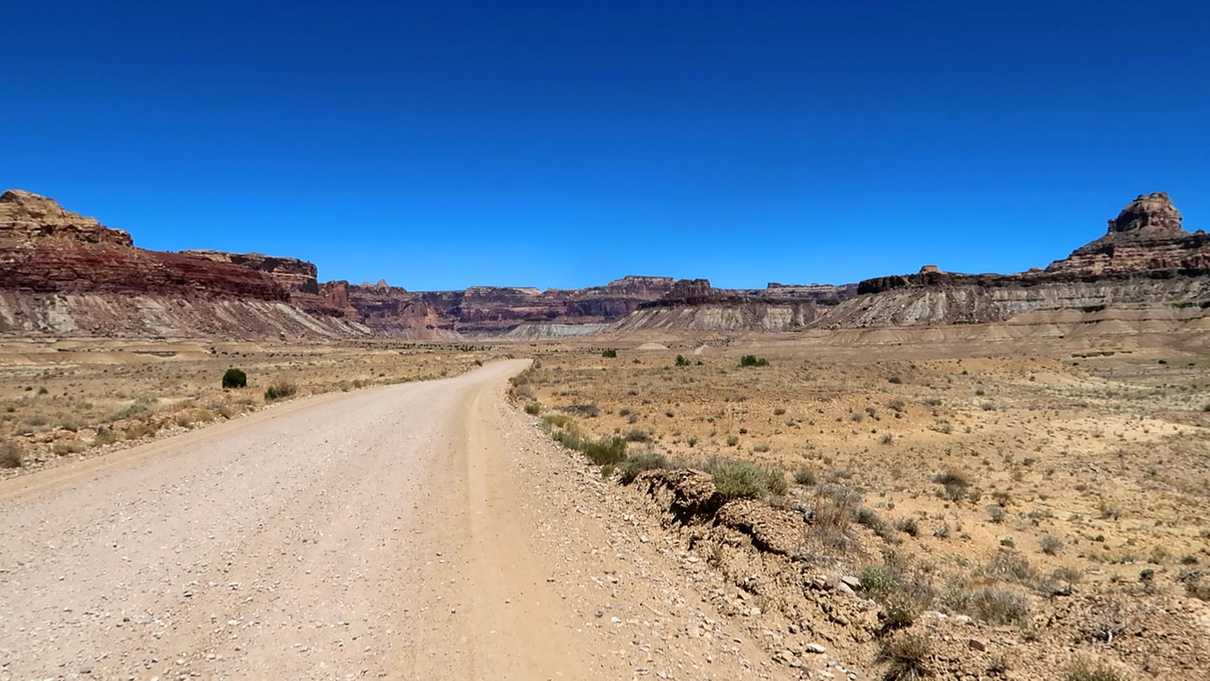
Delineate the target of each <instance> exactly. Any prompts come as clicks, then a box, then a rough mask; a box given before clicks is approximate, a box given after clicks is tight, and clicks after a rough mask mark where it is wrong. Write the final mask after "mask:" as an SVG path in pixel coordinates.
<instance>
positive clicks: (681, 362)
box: [676, 355, 690, 367]
mask: <svg viewBox="0 0 1210 681" xmlns="http://www.w3.org/2000/svg"><path fill="white" fill-rule="evenodd" d="M689 364H690V362H689V360H687V359H685V356H684V355H677V356H676V365H677V366H678V367H687V366H689Z"/></svg>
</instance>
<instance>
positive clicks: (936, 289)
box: [0, 190, 1210, 339]
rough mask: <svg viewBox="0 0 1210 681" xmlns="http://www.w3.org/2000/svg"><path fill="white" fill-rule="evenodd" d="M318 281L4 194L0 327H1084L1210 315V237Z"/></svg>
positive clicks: (1148, 236) (1126, 212)
mask: <svg viewBox="0 0 1210 681" xmlns="http://www.w3.org/2000/svg"><path fill="white" fill-rule="evenodd" d="M318 274H319V273H318V269H317V268H316V266H315V265H314V264H312V263H309V262H306V261H303V260H299V259H297V258H289V257H275V256H266V255H260V254H255V253H226V252H221V251H212V250H192V251H183V252H180V253H164V252H158V251H150V250H146V249H141V248H137V247H135V246H134V242H133V240H132V239H131V237H130V235H129V234H127V233H126V232H124V231H122V230H117V229H112V228H109V227H106V226H104V225H102V224H101V223H100V222H98V221H97V220H95V219H93V218H89V217H85V216H82V215H79V214H76V213H73V212H70V211H67V210H65V209H63V208H62V207H61V206H59V204H57V203H56V202H55V201H53V200H52V199H49V198H46V197H44V196H39V195H36V194H31V193H29V192H24V191H19V190H12V191H8V192H5V193H4V194H3V195H0V334H40V333H41V334H74V335H132V336H147V335H156V336H208V335H210V336H213V335H221V336H224V337H266V336H283V335H285V336H296V337H328V338H334V337H343V336H350V335H386V336H395V337H405V338H417V339H435V338H451V337H456V336H459V335H486V336H501V337H503V336H507V337H513V338H519V339H537V338H556V337H567V336H574V335H583V334H585V333H597V332H603V333H613V334H627V333H634V332H641V331H644V330H659V331H662V332H676V331H725V332H746V331H751V332H769V331H782V332H784V331H803V330H811V329H841V328H874V327H879V328H881V327H922V326H930V325H945V324H979V323H984V322H1001V321H1006V320H1014V319H1015V320H1021V319H1030V320H1035V321H1037V320H1043V321H1044V320H1045V319H1049V317H1047V316H1046V315H1048V314H1050V313H1052V312H1053V313H1056V314H1058V313H1061V314H1060V316H1061V317H1062V318H1063V319H1065V320H1067V322H1072V323H1074V322H1075V321H1079V320H1078V319H1074V318H1071V315H1073V314H1074V315H1077V317H1078V316H1079V315H1086V316H1089V317H1088V318H1089V319H1092V318H1094V317H1095V318H1096V319H1103V318H1106V316H1107V315H1109V316H1112V314H1113V313H1107V312H1106V310H1107V309H1108V310H1122V309H1129V310H1131V312H1130V313H1129V315H1128V316H1131V319H1134V320H1135V321H1138V320H1142V321H1146V320H1147V319H1149V318H1152V317H1154V318H1156V319H1168V320H1188V319H1200V318H1204V317H1205V316H1206V315H1207V312H1206V310H1207V309H1210V236H1208V235H1207V234H1206V233H1205V232H1201V231H1198V232H1195V233H1189V232H1187V231H1186V230H1185V229H1184V227H1183V226H1182V218H1181V214H1180V212H1179V211H1177V209H1176V208H1175V206H1173V204H1172V202H1171V200H1170V199H1169V197H1168V196H1167V195H1166V194H1163V193H1155V194H1146V195H1141V196H1139V197H1138V198H1136V199H1135V200H1134V201H1132V202H1131V203H1130V204H1129V205H1128V206H1126V208H1125V209H1123V210H1122V211H1121V212H1120V213H1119V214H1118V216H1117V217H1116V218H1114V219H1113V220H1110V221H1109V226H1108V230H1107V233H1106V234H1105V235H1104V236H1103V237H1101V238H1099V239H1097V240H1095V241H1093V242H1091V243H1089V244H1088V245H1086V246H1083V247H1081V248H1078V249H1076V250H1075V251H1074V252H1073V253H1072V254H1071V255H1070V256H1069V257H1067V258H1065V259H1063V260H1058V261H1055V262H1054V263H1051V265H1050V266H1049V267H1047V268H1046V269H1045V270H1042V269H1034V270H1029V271H1027V272H1022V273H1020V274H1012V275H999V274H975V275H969V274H956V273H950V272H944V271H942V270H941V269H940V268H938V267H937V266H936V265H926V266H924V267H923V268H921V270H920V271H919V272H917V273H915V274H906V275H893V276H886V277H877V278H873V279H868V280H866V281H863V282H861V283H860V284H856V285H854V284H847V285H841V286H833V285H828V284H801V285H800V284H781V283H770V284H769V285H768V286H767V287H766V288H764V289H717V288H714V287H712V286H711V285H710V282H709V281H708V280H706V279H683V280H676V281H674V280H673V279H672V278H669V277H650V276H628V277H623V278H621V279H618V280H615V281H611V282H609V283H608V284H606V285H604V286H594V287H589V288H583V289H567V290H560V289H548V290H540V289H537V288H529V287H492V286H474V287H470V288H468V289H465V290H461V291H430V292H414V291H408V290H406V289H403V288H400V287H395V286H390V285H388V284H386V283H385V282H381V281H380V282H379V283H377V284H350V283H348V282H345V281H333V282H326V283H320V281H319V278H318ZM1039 315H1041V316H1039ZM1148 315H1152V317H1149V316H1148ZM1052 316H1053V315H1052ZM1073 319H1074V321H1073ZM1031 323H1032V322H1031Z"/></svg>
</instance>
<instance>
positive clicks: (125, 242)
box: [0, 190, 364, 338]
mask: <svg viewBox="0 0 1210 681" xmlns="http://www.w3.org/2000/svg"><path fill="white" fill-rule="evenodd" d="M234 260H235V259H234V258H232V259H224V258H219V257H210V256H200V255H197V254H187V253H164V252H160V251H150V250H145V249H141V248H136V247H135V246H134V243H133V241H132V239H131V238H130V235H129V234H127V233H126V232H124V231H121V230H116V229H111V228H108V227H105V226H104V225H102V224H101V223H100V222H98V221H97V220H95V219H93V218H88V217H84V216H81V215H78V214H76V213H72V212H70V211H67V210H64V209H63V208H62V207H61V206H59V204H58V203H56V202H55V201H54V200H52V199H49V198H47V197H44V196H39V195H37V194H32V193H29V192H24V191H19V190H10V191H7V192H5V193H4V194H3V195H0V334H4V333H7V334H39V333H51V334H75V335H106V336H110V335H133V336H185V335H189V336H209V335H224V336H227V337H236V338H239V337H265V336H278V335H288V336H299V337H312V336H322V337H336V336H344V335H349V334H354V333H364V331H363V330H361V329H359V328H358V327H357V325H355V324H350V323H348V322H347V321H344V320H332V319H327V318H324V317H322V316H316V315H313V314H309V313H307V312H305V311H303V310H302V309H300V308H298V307H296V306H294V305H292V304H291V303H290V300H291V292H290V290H288V289H287V288H286V287H284V286H283V285H282V284H281V283H279V282H278V281H277V280H276V279H275V278H274V277H273V276H270V275H269V274H267V273H265V272H263V271H259V270H257V269H253V268H251V267H247V266H244V265H241V264H238V263H237V262H234ZM311 267H312V268H313V267H314V266H311Z"/></svg>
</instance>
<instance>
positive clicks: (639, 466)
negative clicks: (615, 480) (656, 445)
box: [618, 452, 669, 485]
mask: <svg viewBox="0 0 1210 681" xmlns="http://www.w3.org/2000/svg"><path fill="white" fill-rule="evenodd" d="M668 467H669V464H668V458H667V457H665V456H664V455H663V454H660V453H658V452H640V453H638V454H631V455H630V456H628V457H626V460H625V461H623V462H622V464H621V465H620V466H618V469H619V470H620V471H621V477H620V478H619V482H621V483H622V484H623V485H629V484H630V483H632V482H634V479H635V478H637V477H639V473H642V472H643V471H650V470H656V469H660V468H668Z"/></svg>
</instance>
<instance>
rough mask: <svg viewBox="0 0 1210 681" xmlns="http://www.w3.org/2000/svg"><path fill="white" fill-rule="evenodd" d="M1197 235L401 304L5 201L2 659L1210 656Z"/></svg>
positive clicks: (858, 661) (17, 668)
mask: <svg viewBox="0 0 1210 681" xmlns="http://www.w3.org/2000/svg"><path fill="white" fill-rule="evenodd" d="M1208 239H1210V237H1207V235H1206V234H1205V233H1204V232H1200V231H1198V232H1188V231H1186V230H1185V229H1184V227H1183V221H1182V217H1181V215H1180V213H1179V211H1177V209H1176V208H1175V206H1174V205H1173V204H1172V202H1171V200H1170V198H1169V197H1168V196H1167V195H1166V194H1162V193H1154V194H1145V195H1140V196H1139V197H1137V198H1136V199H1135V200H1134V201H1132V202H1130V203H1129V204H1128V205H1127V206H1126V207H1125V208H1124V209H1123V210H1122V211H1121V212H1120V213H1119V214H1118V216H1117V217H1116V218H1114V219H1113V220H1110V221H1109V226H1108V230H1107V231H1106V232H1105V235H1104V236H1102V237H1101V238H1099V239H1097V240H1095V241H1093V242H1092V243H1090V244H1088V245H1087V246H1085V247H1082V248H1080V249H1078V250H1077V251H1076V252H1075V253H1073V254H1071V255H1070V256H1069V257H1067V258H1064V259H1061V260H1057V261H1055V262H1054V263H1052V264H1051V265H1050V266H1048V267H1046V268H1044V269H1041V268H1040V269H1036V270H1031V271H1028V272H1023V273H1020V274H1014V275H989V274H980V275H964V274H952V273H946V272H943V271H941V270H940V269H939V268H937V267H935V266H926V267H924V268H922V269H921V271H920V272H918V273H916V274H911V275H902V276H888V277H881V278H877V279H873V280H868V281H863V282H859V283H856V284H837V285H822V284H811V285H791V284H770V285H769V286H768V287H767V288H766V289H755V290H737V289H715V288H713V287H712V286H711V285H710V284H709V282H708V281H705V280H674V279H672V278H669V277H659V276H633V277H626V278H623V279H620V280H617V281H614V282H611V283H609V284H607V285H603V286H600V287H593V288H588V289H577V290H567V291H559V290H540V289H531V288H493V287H474V288H471V289H467V290H465V291H444V292H412V291H408V290H405V289H403V288H399V287H395V286H390V285H388V284H386V283H383V282H379V283H378V284H364V285H353V284H349V283H347V282H320V281H319V280H318V268H317V267H316V266H315V265H313V264H311V263H306V262H304V261H300V260H296V259H292V258H287V257H269V256H263V255H258V254H228V253H221V252H217V251H182V252H180V253H164V252H157V251H150V250H143V249H140V248H137V247H135V246H134V241H133V239H132V238H131V237H130V236H129V235H128V234H127V233H126V232H123V231H120V230H115V229H112V228H108V227H105V226H103V225H102V224H101V223H100V222H98V221H96V220H94V219H92V218H87V217H84V216H81V215H79V214H76V213H73V212H70V211H68V210H66V209H64V208H62V207H61V206H59V205H58V204H57V203H56V202H54V201H53V200H52V199H49V198H46V197H43V196H39V195H36V194H32V193H29V192H23V191H10V192H6V193H5V194H4V195H3V197H0V262H2V263H3V270H2V271H0V289H2V290H0V301H2V303H3V305H2V306H0V332H2V334H3V339H2V340H0V405H3V413H2V414H0V455H2V456H3V458H2V460H0V464H2V466H3V467H2V468H0V509H2V510H3V517H4V518H5V524H4V526H3V536H4V546H5V547H6V551H5V555H4V556H3V562H2V563H0V588H2V589H3V590H4V593H5V594H6V595H5V598H4V599H3V600H4V602H6V603H7V604H8V605H7V606H6V607H4V608H3V614H4V619H3V622H4V624H2V625H0V633H3V636H2V637H0V639H2V640H3V641H4V643H3V644H0V678H4V679H23V678H88V677H90V676H91V677H94V678H95V677H99V678H191V677H196V676H199V675H200V676H214V677H216V678H231V677H247V676H248V675H250V674H257V673H258V672H256V671H255V670H261V671H260V672H259V673H265V672H264V670H272V674H274V675H278V676H280V677H285V676H289V677H292V678H302V677H306V678H320V677H326V672H324V671H322V670H324V669H333V670H337V671H340V672H343V671H344V670H347V669H354V668H355V669H357V670H360V671H359V672H358V673H360V674H362V675H364V674H365V673H373V674H374V675H377V676H385V677H389V678H450V679H454V678H477V677H478V675H479V674H481V673H483V670H486V669H498V670H504V671H503V672H502V673H503V675H504V677H505V678H540V677H541V678H545V676H543V675H545V674H563V675H564V678H602V679H604V678H645V677H651V676H654V677H655V678H667V679H701V678H713V679H734V678H767V679H783V678H785V679H795V678H797V679H853V680H857V679H890V680H897V679H918V678H940V679H1019V680H1025V679H1062V680H1063V681H1115V680H1126V679H1141V678H1165V679H1190V680H1194V679H1202V678H1205V672H1206V670H1207V669H1210V571H1208V569H1207V567H1206V566H1207V565H1210V503H1208V501H1210V500H1208V498H1207V497H1208V495H1210V316H1207V314H1206V311H1207V309H1210V297H1208V296H1210V240H1208ZM153 488H154V489H162V490H168V491H167V492H166V493H165V494H166V495H167V496H150V497H149V496H147V495H146V494H145V491H146V490H148V489H153ZM229 489H234V490H238V491H237V492H235V493H234V494H232V493H231V492H229V491H228V490H229ZM399 490H408V492H407V493H406V494H403V495H402V496H401V495H400V494H399ZM98 495H100V496H98ZM98 499H102V500H106V501H103V502H102V501H97V500H98ZM172 499H177V500H178V501H175V502H174V501H171V500H172ZM109 504H112V505H109ZM122 509H127V510H122ZM52 517H53V518H60V519H62V522H61V523H56V524H49V523H48V522H47V518H52ZM114 517H122V518H127V520H128V521H129V522H131V523H135V525H132V526H131V530H129V531H128V530H123V529H118V528H119V527H120V526H121V525H122V524H123V523H125V522H127V520H123V521H122V522H120V523H119V524H118V525H114V524H113V522H112V520H111V519H112V518H114ZM427 518H441V519H443V522H441V523H431V522H425V521H426V519H427ZM254 527H255V528H260V529H259V530H256V531H253V530H252V529H250V528H254ZM371 528H372V529H371ZM403 537H407V538H408V541H402V538H403ZM60 538H66V542H67V544H66V545H65V546H62V548H61V550H60V544H61V539H60ZM169 547H173V548H169ZM375 547H390V549H389V551H390V553H389V554H382V555H379V554H378V551H377V549H376V548H375ZM115 550H116V551H117V552H118V553H116V554H115V553H114V551H115ZM62 551H66V552H67V554H66V556H65V555H63V554H62ZM165 551H169V552H170V554H172V555H176V556H178V558H177V559H175V560H173V561H171V562H170V563H169V564H165V563H164V562H163V559H164V557H165V556H166V555H168V554H165ZM211 555H213V556H218V557H220V559H219V560H217V562H216V561H214V560H212V559H211V558H210V556H211ZM273 555H277V556H280V557H289V558H291V559H293V560H296V561H297V562H298V563H299V564H300V565H305V566H307V567H306V568H305V570H304V571H303V572H290V571H284V572H283V571H274V570H273V569H271V568H270V567H268V566H269V565H271V564H272V560H270V559H269V558H268V557H269V556H273ZM68 556H69V557H68ZM349 560H351V561H352V563H350V564H349V565H348V566H344V563H345V562H347V561H349ZM85 565H89V566H92V567H91V568H90V569H89V570H88V571H87V573H82V572H81V569H80V568H81V566H85ZM354 566H355V567H354ZM344 567H349V568H350V569H352V570H353V572H352V573H349V574H345V573H344V572H343V569H344ZM125 574H128V575H131V577H130V579H129V580H126V579H124V578H122V577H120V575H125ZM224 585H225V586H224ZM246 585H249V586H250V591H249V595H248V596H242V595H240V594H242V593H243V591H241V589H243V588H244V587H245V586H246ZM132 586H133V587H134V588H133V590H131V589H132ZM333 589H335V591H333ZM283 593H288V594H290V596H289V598H286V599H285V600H283V597H282V596H281V594H283ZM333 594H341V595H339V596H336V597H335V598H336V601H330V600H329V599H330V598H332V597H333ZM331 603H336V605H335V609H334V610H333V611H332V612H328V610H326V609H328V608H329V607H330V604H331ZM201 604H205V605H204V606H202V605H201ZM392 604H394V605H392ZM315 612H323V613H324V614H322V615H308V614H304V613H315ZM56 613H57V614H56ZM220 613H225V614H220ZM299 618H302V620H306V621H308V622H309V624H308V625H307V626H306V627H305V628H304V629H305V632H306V633H303V632H304V629H300V628H299V627H300V624H299V622H300V621H301V620H300V619H299ZM222 622H226V625H223V624H222ZM393 622H398V624H392V623H393ZM404 622H407V626H404V624H403V623H404ZM399 627H402V628H399ZM552 640H558V641H560V644H559V645H557V646H553V647H552V646H550V645H548V643H549V641H552ZM362 641H368V642H369V643H368V644H367V645H364V646H362V644H361V643H360V642H362ZM444 641H458V642H459V643H457V644H456V645H453V646H452V647H451V648H450V649H448V650H446V651H445V652H440V651H439V648H441V646H442V645H443V644H442V643H441V642H444ZM434 646H437V648H434ZM358 651H361V652H358ZM356 675H357V674H356V673H355V674H354V676H356ZM342 676H347V674H343V673H342Z"/></svg>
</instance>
